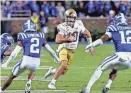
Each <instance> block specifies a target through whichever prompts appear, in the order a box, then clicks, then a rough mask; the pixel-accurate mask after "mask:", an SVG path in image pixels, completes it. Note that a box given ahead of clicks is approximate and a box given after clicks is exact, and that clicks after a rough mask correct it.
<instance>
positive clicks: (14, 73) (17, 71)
mask: <svg viewBox="0 0 131 93" xmlns="http://www.w3.org/2000/svg"><path fill="white" fill-rule="evenodd" d="M20 65H21V62H18V63H17V64H16V65H15V66H14V68H13V70H12V75H11V76H10V77H9V78H8V79H7V80H6V81H5V83H4V84H3V86H2V88H1V90H2V91H4V90H5V89H6V88H7V87H9V85H10V84H11V83H12V81H13V79H14V78H16V77H17V76H18V75H19V74H20V73H21V72H23V71H24V70H23V69H20Z"/></svg>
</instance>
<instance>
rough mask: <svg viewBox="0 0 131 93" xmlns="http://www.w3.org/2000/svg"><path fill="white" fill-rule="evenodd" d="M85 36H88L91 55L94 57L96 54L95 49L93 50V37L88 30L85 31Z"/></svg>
mask: <svg viewBox="0 0 131 93" xmlns="http://www.w3.org/2000/svg"><path fill="white" fill-rule="evenodd" d="M83 34H85V35H86V36H87V40H88V45H90V48H89V51H90V53H91V55H94V54H95V52H94V49H93V45H92V37H91V34H90V32H89V31H88V30H87V29H85V31H84V32H83Z"/></svg>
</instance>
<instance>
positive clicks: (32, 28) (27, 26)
mask: <svg viewBox="0 0 131 93" xmlns="http://www.w3.org/2000/svg"><path fill="white" fill-rule="evenodd" d="M22 30H23V31H24V32H36V31H37V29H36V24H35V23H34V22H33V21H31V20H30V19H29V20H27V21H26V22H25V23H24V25H23V27H22Z"/></svg>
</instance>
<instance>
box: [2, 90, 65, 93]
mask: <svg viewBox="0 0 131 93" xmlns="http://www.w3.org/2000/svg"><path fill="white" fill-rule="evenodd" d="M3 93H24V90H6V91H5V92H3ZM31 93H66V90H31Z"/></svg>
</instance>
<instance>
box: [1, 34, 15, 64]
mask: <svg viewBox="0 0 131 93" xmlns="http://www.w3.org/2000/svg"><path fill="white" fill-rule="evenodd" d="M0 39H1V42H0V44H1V47H0V50H1V51H0V55H1V59H0V62H3V61H4V59H5V57H6V55H5V54H4V53H5V52H6V51H8V50H10V49H11V44H13V43H14V39H13V37H12V36H11V35H10V34H9V33H4V34H2V35H1V36H0Z"/></svg>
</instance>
